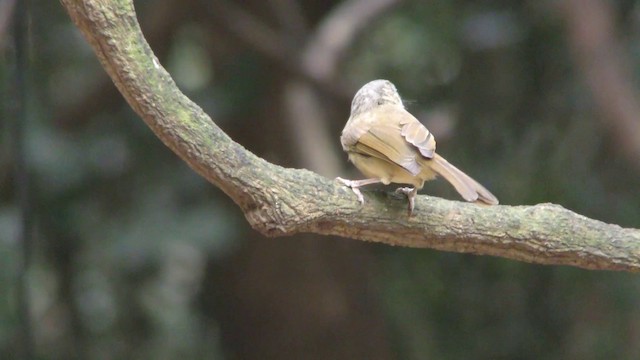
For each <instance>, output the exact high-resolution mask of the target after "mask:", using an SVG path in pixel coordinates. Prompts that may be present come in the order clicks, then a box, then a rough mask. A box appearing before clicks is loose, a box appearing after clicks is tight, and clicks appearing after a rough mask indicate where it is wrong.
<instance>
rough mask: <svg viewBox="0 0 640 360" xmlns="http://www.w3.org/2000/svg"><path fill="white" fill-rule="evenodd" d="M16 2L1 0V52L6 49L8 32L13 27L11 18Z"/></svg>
mask: <svg viewBox="0 0 640 360" xmlns="http://www.w3.org/2000/svg"><path fill="white" fill-rule="evenodd" d="M15 4H16V0H0V50H3V49H4V47H5V41H6V39H7V32H8V29H9V26H10V25H11V17H12V15H13V9H14V7H15Z"/></svg>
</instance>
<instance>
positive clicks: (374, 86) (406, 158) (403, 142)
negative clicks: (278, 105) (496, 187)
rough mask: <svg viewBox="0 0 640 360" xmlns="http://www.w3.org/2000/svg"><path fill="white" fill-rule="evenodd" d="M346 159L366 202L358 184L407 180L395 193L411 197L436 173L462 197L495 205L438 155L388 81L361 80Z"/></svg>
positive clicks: (346, 133) (346, 135)
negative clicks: (361, 176) (358, 177)
mask: <svg viewBox="0 0 640 360" xmlns="http://www.w3.org/2000/svg"><path fill="white" fill-rule="evenodd" d="M340 142H341V143H342V148H343V149H344V151H346V152H347V154H348V155H349V160H350V161H351V162H352V163H353V164H354V165H355V166H356V167H357V168H358V170H360V172H362V173H363V174H364V175H365V176H367V177H368V178H367V179H363V180H345V179H340V178H339V180H341V181H342V182H343V183H344V184H346V185H347V186H349V187H351V188H352V189H353V191H354V192H355V193H356V195H358V198H359V200H360V201H361V202H363V201H364V198H363V197H362V194H361V193H360V191H359V190H358V188H359V187H360V186H363V185H368V184H374V183H379V182H381V183H383V184H385V185H388V184H390V183H399V184H410V185H413V188H401V189H398V190H399V191H401V192H403V193H405V194H407V196H408V198H409V211H410V212H411V211H413V207H414V198H415V196H416V193H417V191H418V190H419V189H421V188H422V187H423V186H424V182H425V181H429V180H432V179H434V178H435V177H436V176H438V175H440V176H442V177H444V178H445V179H446V180H447V181H449V182H450V183H451V184H452V185H453V186H454V187H455V189H456V190H457V191H458V193H460V195H461V196H462V197H463V198H464V199H465V200H466V201H481V202H483V203H486V204H489V205H495V204H498V199H497V198H496V197H495V196H493V194H491V192H489V190H487V189H485V188H484V187H483V186H482V185H480V184H479V183H478V182H477V181H475V180H473V179H472V178H471V177H469V176H468V175H467V174H465V173H463V172H462V171H460V170H459V169H458V168H456V167H455V166H453V165H451V164H450V163H449V162H448V161H446V160H445V159H444V158H443V157H441V156H440V155H438V154H436V152H435V151H436V141H435V139H434V138H433V135H432V134H431V133H430V132H429V130H428V129H427V128H426V127H425V126H424V125H422V124H421V123H420V122H419V121H418V120H417V119H416V118H415V117H414V116H413V115H411V114H410V113H409V112H408V111H407V110H406V109H405V108H404V105H403V104H402V99H401V98H400V95H399V94H398V91H397V90H396V88H395V86H394V85H393V84H392V83H391V82H390V81H387V80H374V81H371V82H369V83H367V84H365V85H364V86H363V87H362V88H361V89H360V90H359V91H358V92H357V93H356V95H355V96H354V98H353V102H352V103H351V116H350V117H349V120H348V121H347V124H346V125H345V127H344V130H342V136H341V137H340Z"/></svg>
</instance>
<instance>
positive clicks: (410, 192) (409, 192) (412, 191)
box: [396, 187, 418, 216]
mask: <svg viewBox="0 0 640 360" xmlns="http://www.w3.org/2000/svg"><path fill="white" fill-rule="evenodd" d="M396 194H404V195H406V196H407V199H408V200H409V216H411V215H412V214H413V209H414V208H415V206H416V195H417V194H418V189H417V188H411V187H401V188H397V189H396Z"/></svg>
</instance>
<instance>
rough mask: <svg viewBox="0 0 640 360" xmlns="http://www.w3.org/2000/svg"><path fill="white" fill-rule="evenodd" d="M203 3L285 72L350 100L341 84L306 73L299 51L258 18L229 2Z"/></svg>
mask: <svg viewBox="0 0 640 360" xmlns="http://www.w3.org/2000/svg"><path fill="white" fill-rule="evenodd" d="M200 4H201V5H202V7H203V9H204V10H205V11H206V12H207V14H208V15H209V16H211V18H213V19H214V20H215V21H216V22H217V23H219V24H222V25H223V26H222V27H223V29H224V30H226V31H228V32H229V33H231V34H232V35H233V36H235V37H237V39H238V40H240V41H242V42H243V43H245V44H246V45H247V46H249V47H251V49H254V50H256V51H258V52H259V53H261V54H262V55H264V56H265V57H267V58H268V59H270V60H271V61H273V62H274V63H275V64H277V65H278V66H280V67H281V68H282V69H284V70H285V71H288V72H292V73H294V74H295V75H296V76H299V77H301V78H303V79H305V80H306V81H309V82H310V83H312V84H313V85H314V86H315V87H316V88H317V89H318V90H320V91H322V93H323V94H324V95H328V96H330V97H333V98H338V99H341V100H344V99H350V98H351V95H352V94H351V91H349V90H347V87H346V86H344V85H342V84H341V83H340V82H337V81H331V79H328V78H321V77H317V76H315V75H314V74H313V73H310V72H308V71H306V70H305V69H304V68H303V67H302V66H301V65H300V62H299V60H298V56H297V54H296V53H295V52H292V51H290V50H289V47H288V46H287V44H285V43H284V42H283V41H282V39H281V37H280V34H279V33H278V32H277V31H275V30H273V29H272V28H271V27H269V26H267V25H266V24H264V23H263V22H262V21H260V20H259V19H257V18H256V17H255V16H253V15H251V14H249V13H248V12H246V11H244V10H243V9H242V8H241V7H239V6H237V5H235V4H233V3H231V2H229V1H227V0H212V1H208V0H200Z"/></svg>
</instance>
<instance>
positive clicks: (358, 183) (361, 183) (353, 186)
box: [336, 177, 381, 204]
mask: <svg viewBox="0 0 640 360" xmlns="http://www.w3.org/2000/svg"><path fill="white" fill-rule="evenodd" d="M336 180H338V181H340V182H341V183H343V184H344V185H345V186H348V187H350V188H351V190H352V191H353V193H354V194H356V196H357V197H358V201H360V204H364V196H362V193H361V192H360V189H358V188H359V187H361V186H365V185H369V184H377V183H379V182H381V181H380V179H362V180H347V179H343V178H341V177H337V178H336Z"/></svg>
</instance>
